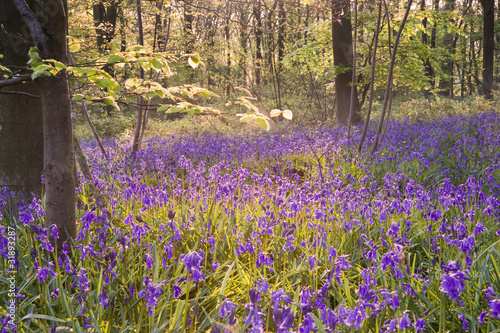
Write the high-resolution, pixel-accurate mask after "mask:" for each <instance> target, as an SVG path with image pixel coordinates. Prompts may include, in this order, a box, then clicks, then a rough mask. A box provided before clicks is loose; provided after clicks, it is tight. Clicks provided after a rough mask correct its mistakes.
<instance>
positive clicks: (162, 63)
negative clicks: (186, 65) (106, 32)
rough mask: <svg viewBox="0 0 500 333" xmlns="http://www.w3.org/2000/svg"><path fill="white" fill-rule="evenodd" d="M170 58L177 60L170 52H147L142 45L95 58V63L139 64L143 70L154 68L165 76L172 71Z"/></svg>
mask: <svg viewBox="0 0 500 333" xmlns="http://www.w3.org/2000/svg"><path fill="white" fill-rule="evenodd" d="M170 60H177V59H176V58H175V57H173V56H172V55H171V54H167V53H158V52H155V53H153V52H148V51H147V50H146V49H145V48H144V47H142V46H138V45H136V46H132V47H130V48H128V50H127V51H125V52H118V51H115V52H112V53H110V54H108V55H105V56H103V57H101V58H99V59H98V60H97V63H98V64H99V63H105V64H115V65H117V66H119V67H123V66H125V65H128V66H132V65H134V64H135V65H139V66H141V67H142V69H143V70H144V71H149V70H154V71H156V72H163V74H165V75H166V76H172V71H171V70H170V67H169V65H168V63H169V61H170Z"/></svg>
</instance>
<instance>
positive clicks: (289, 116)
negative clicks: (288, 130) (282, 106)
mask: <svg viewBox="0 0 500 333" xmlns="http://www.w3.org/2000/svg"><path fill="white" fill-rule="evenodd" d="M283 118H285V119H288V120H292V118H293V113H292V111H291V110H288V109H286V110H284V111H283Z"/></svg>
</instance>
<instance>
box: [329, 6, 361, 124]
mask: <svg viewBox="0 0 500 333" xmlns="http://www.w3.org/2000/svg"><path fill="white" fill-rule="evenodd" d="M336 5H338V2H337V1H333V2H332V40H333V64H334V66H336V67H337V68H339V69H341V73H340V74H337V77H336V78H335V100H336V118H337V122H338V123H339V124H342V125H345V126H347V124H348V122H349V110H350V106H351V87H350V85H351V82H352V57H353V50H352V26H351V19H350V17H349V15H350V14H349V13H350V1H349V0H348V1H343V0H342V2H341V8H340V10H339V8H338V7H337V6H336ZM338 12H343V13H344V15H342V16H341V17H340V18H338V17H336V15H335V13H338ZM353 101H354V105H353V114H352V122H353V123H359V122H360V120H361V117H360V114H359V111H360V106H359V100H358V96H357V92H356V91H355V92H354V98H353Z"/></svg>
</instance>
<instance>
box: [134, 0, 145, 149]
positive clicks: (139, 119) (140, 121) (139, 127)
mask: <svg viewBox="0 0 500 333" xmlns="http://www.w3.org/2000/svg"><path fill="white" fill-rule="evenodd" d="M135 3H136V7H137V26H138V27H139V45H141V46H144V34H143V30H142V9H141V0H136V1H135ZM139 78H140V79H141V80H144V69H142V67H139ZM137 104H138V105H139V109H138V110H137V118H136V121H135V131H134V141H133V143H132V152H133V153H134V154H135V153H137V152H138V151H139V149H140V147H141V140H140V139H141V131H142V126H143V104H144V103H143V99H142V96H139V97H138V98H137Z"/></svg>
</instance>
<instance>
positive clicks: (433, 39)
mask: <svg viewBox="0 0 500 333" xmlns="http://www.w3.org/2000/svg"><path fill="white" fill-rule="evenodd" d="M438 11H439V0H434V1H433V13H434V15H435V16H437V15H438ZM436 22H437V19H436V20H435V21H434V24H433V26H432V31H431V50H434V49H435V48H436V37H437V23H436ZM431 74H432V75H431V78H430V82H431V87H432V88H435V87H436V73H435V71H434V69H432V73H431Z"/></svg>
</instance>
